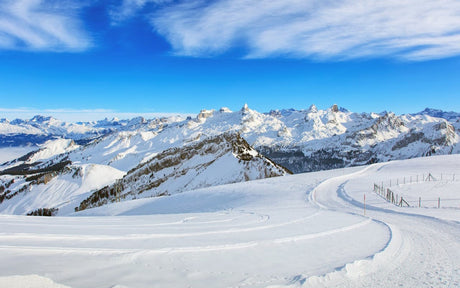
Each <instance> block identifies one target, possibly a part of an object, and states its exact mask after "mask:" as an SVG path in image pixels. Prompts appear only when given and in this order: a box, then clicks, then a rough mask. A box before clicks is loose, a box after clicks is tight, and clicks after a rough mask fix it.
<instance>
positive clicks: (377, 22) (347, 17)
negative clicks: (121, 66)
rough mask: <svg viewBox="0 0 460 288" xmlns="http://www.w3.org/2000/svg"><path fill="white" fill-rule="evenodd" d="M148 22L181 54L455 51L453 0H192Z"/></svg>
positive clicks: (458, 18)
mask: <svg viewBox="0 0 460 288" xmlns="http://www.w3.org/2000/svg"><path fill="white" fill-rule="evenodd" d="M151 23H152V25H153V26H154V27H155V28H156V30H157V31H158V33H160V34H161V35H163V36H164V37H166V39H167V40H168V41H169V42H170V43H171V45H172V47H173V49H174V52H175V53H177V54H180V55H189V56H207V55H212V54H220V53H224V52H226V51H229V50H231V49H233V48H235V47H237V48H244V49H246V51H247V54H246V57H254V58H263V57H273V56H284V57H296V58H315V59H349V58H362V57H376V56H379V57H380V56H391V57H397V58H402V59H407V60H428V59H434V58H443V57H450V56H455V55H459V54H460V41H459V38H460V1H458V0H385V1H378V0H361V1H356V0H343V1H336V0H217V1H213V2H211V3H210V2H209V1H200V0H189V1H183V2H181V3H178V4H177V3H174V4H171V5H168V6H166V7H164V8H162V9H159V10H157V11H156V12H155V13H154V14H153V16H152V18H151Z"/></svg>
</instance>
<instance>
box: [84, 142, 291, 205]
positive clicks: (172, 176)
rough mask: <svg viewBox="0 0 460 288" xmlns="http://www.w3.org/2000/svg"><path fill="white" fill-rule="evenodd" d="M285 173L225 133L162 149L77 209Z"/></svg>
mask: <svg viewBox="0 0 460 288" xmlns="http://www.w3.org/2000/svg"><path fill="white" fill-rule="evenodd" d="M286 174H291V172H290V171H288V170H286V169H285V168H283V167H281V166H279V165H277V164H275V163H273V162H272V161H270V160H269V159H267V158H265V157H264V156H262V155H260V154H259V153H258V152H257V151H255V150H254V149H253V148H252V147H250V146H249V144H248V143H247V142H246V141H245V140H244V139H242V138H241V136H240V135H239V134H237V133H224V134H222V135H219V136H214V137H210V138H206V139H203V140H201V141H199V142H197V143H193V144H189V145H186V146H184V147H181V148H172V149H168V150H165V151H164V152H162V153H160V154H158V155H156V156H155V157H153V158H152V159H150V160H149V161H147V162H144V163H142V164H140V165H139V166H137V167H136V168H134V169H132V170H130V171H129V172H128V174H127V175H126V176H125V177H123V179H120V180H118V181H116V183H115V184H113V185H111V186H107V187H104V188H103V189H101V190H98V191H96V192H94V193H93V194H92V195H91V196H90V197H88V198H87V199H85V200H84V201H83V202H81V204H80V205H79V207H78V210H80V211H81V210H84V209H87V208H91V207H95V206H101V205H104V204H107V203H109V202H115V201H119V200H121V199H123V200H127V199H136V198H145V197H153V196H164V195H171V194H176V193H179V192H183V191H187V190H194V189H197V188H202V187H209V186H217V185H222V184H228V183H237V182H245V181H249V180H256V179H264V178H270V177H276V176H283V175H286Z"/></svg>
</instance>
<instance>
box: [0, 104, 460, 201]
mask: <svg viewBox="0 0 460 288" xmlns="http://www.w3.org/2000/svg"><path fill="white" fill-rule="evenodd" d="M449 115H450V116H449V117H448V119H449V120H447V119H444V118H437V117H432V116H430V115H410V114H407V115H401V116H397V115H395V114H394V113H391V112H383V113H380V114H376V113H370V114H368V113H353V112H350V111H348V110H346V109H343V108H339V107H338V106H337V105H333V106H332V107H330V108H329V109H325V110H319V109H317V107H315V106H314V105H312V106H311V107H309V108H308V109H305V110H293V109H291V110H281V111H278V110H276V111H271V112H270V113H259V112H257V111H255V110H252V109H250V108H249V107H248V106H247V105H245V106H244V107H243V108H242V109H241V110H239V111H235V112H232V111H230V110H229V109H228V108H221V109H220V110H202V111H201V112H200V113H199V114H198V115H197V117H195V118H192V117H188V118H187V119H182V120H181V119H178V118H161V119H153V120H145V119H143V118H135V119H132V120H129V121H120V120H116V119H114V120H112V121H109V120H104V121H99V122H94V123H86V124H85V123H80V124H72V125H77V126H78V125H80V126H81V127H86V128H84V129H89V128H91V129H95V130H91V129H90V130H89V131H93V132H94V131H96V132H97V133H99V132H100V131H106V132H107V131H109V132H110V133H108V134H102V135H99V134H98V135H99V137H98V138H97V139H95V140H93V141H91V142H90V143H87V144H85V143H84V142H85V141H83V142H78V141H77V143H80V145H77V144H75V141H71V140H68V139H63V138H58V139H54V140H51V141H48V142H45V143H44V144H42V145H41V146H40V147H41V149H40V150H39V151H37V152H34V153H30V154H28V155H26V156H24V157H21V158H19V159H17V160H16V161H10V162H8V163H6V164H4V165H2V166H0V174H10V175H24V174H27V175H29V176H30V175H32V174H36V173H50V172H56V171H58V172H59V171H61V169H62V168H63V167H67V168H72V167H80V166H83V165H103V166H109V167H111V168H114V169H116V170H119V171H122V172H125V173H127V172H128V171H130V172H133V171H134V170H135V169H136V167H141V166H142V165H143V164H145V163H151V161H156V160H158V159H159V157H163V155H170V156H171V157H175V155H173V154H174V153H181V150H180V149H181V148H182V147H188V148H190V147H193V145H200V143H202V142H203V141H204V142H206V141H207V140H206V139H209V138H210V137H220V136H221V135H224V134H225V133H238V134H239V135H241V137H242V138H243V139H245V140H246V141H247V142H248V143H249V144H250V146H252V147H254V148H255V150H257V151H258V152H259V153H260V154H262V155H264V156H266V157H268V158H270V159H271V160H272V161H273V162H274V163H277V164H280V165H282V166H284V167H287V168H288V169H289V170H291V171H293V172H294V173H299V172H305V171H317V170H326V169H333V168H340V167H347V166H356V165H364V164H370V163H376V162H385V161H389V160H395V159H408V158H415V157H421V156H430V155H439V154H455V153H459V152H460V146H459V145H458V143H459V141H460V137H459V129H460V122H459V121H460V120H459V119H460V118H459V119H456V118H455V117H454V116H455V115H454V114H452V113H451V114H449ZM455 119H456V120H455ZM4 122H5V121H4ZM34 123H35V124H34ZM37 123H40V124H37ZM59 123H60V122H59V121H57V120H55V119H52V118H44V117H34V118H33V119H31V120H28V121H22V122H21V121H20V120H15V121H13V122H11V123H9V124H11V125H13V124H14V125H19V126H21V125H23V126H24V127H29V126H30V127H35V128H37V127H38V128H40V129H44V128H43V127H45V128H46V127H48V128H49V130H47V131H48V132H49V133H51V132H50V131H61V130H59V129H57V128H56V127H58V126H59V125H60V126H62V127H63V128H62V127H61V128H62V129H63V130H62V131H64V132H65V131H67V132H65V133H67V134H63V133H64V132H62V131H61V132H59V133H61V134H56V135H53V137H56V136H59V135H60V137H68V136H69V135H74V136H75V135H76V134H71V133H70V132H69V131H77V130H78V129H80V128H81V127H80V126H78V127H80V128H78V129H77V128H75V127H74V126H72V125H71V124H63V123H61V124H59ZM34 125H35V126H34ZM30 127H29V128H30ZM72 127H73V128H72ZM38 128H37V129H38ZM48 128H47V129H48ZM31 129H32V128H31ZM72 129H74V130H72ZM81 129H83V128H81ZM84 129H83V130H84ZM97 129H102V130H97ZM83 130H82V131H83ZM78 131H80V130H78ZM85 131H86V130H85ZM98 131H99V132H98ZM48 132H47V133H48ZM83 132H84V131H83ZM83 132H82V133H83ZM93 132H90V134H85V135H93V134H91V133H93ZM96 132H95V133H96ZM106 132H104V133H106ZM53 133H54V132H53ZM56 133H57V132H56ZM69 133H70V134H69ZM101 133H102V132H101ZM40 135H41V134H40ZM44 135H45V134H44ZM46 135H48V136H49V135H51V134H46ZM48 136H47V137H48ZM72 137H73V136H72ZM86 139H87V138H86ZM222 151H225V149H223V150H222ZM194 153H201V152H197V151H195V152H194ZM224 155H226V156H224ZM195 156H197V155H192V156H191V158H190V159H193V161H189V162H188V164H187V165H190V166H189V169H188V170H187V171H185V170H183V171H182V172H183V173H184V175H178V174H177V173H176V172H174V171H173V172H174V173H173V172H171V171H169V170H164V171H162V172H163V173H164V174H165V175H164V176H161V175H159V174H156V175H155V176H154V177H152V178H149V179H144V177H142V179H143V180H142V181H144V182H145V183H144V182H142V183H141V182H139V181H138V179H137V178H136V177H134V178H130V180H129V182H130V183H137V184H136V185H141V186H142V187H141V186H139V187H138V186H136V185H134V184H133V185H134V186H133V187H134V188H133V189H135V190H139V189H140V190H142V191H144V190H149V191H150V192H149V193H150V194H149V193H145V194H144V193H141V194H143V195H148V196H150V195H158V194H171V193H175V192H178V191H183V190H185V189H191V188H192V187H193V188H197V187H204V186H210V185H219V184H224V183H229V182H236V181H243V180H246V178H247V177H243V176H241V175H244V174H245V173H246V172H244V169H245V168H244V167H243V166H233V164H232V163H233V162H232V161H233V160H234V159H235V158H234V157H233V156H230V154H229V153H227V154H222V155H220V154H217V153H214V154H212V153H211V154H209V155H208V156H207V157H208V158H206V157H202V159H199V158H198V157H195ZM190 159H187V160H190ZM195 162H196V163H195ZM211 162H212V163H213V165H210V164H209V167H211V168H209V169H201V168H200V167H202V166H199V165H204V163H211ZM218 164H219V165H220V166H217V165H218ZM257 165H262V163H257ZM257 165H256V166H257ZM222 167H226V168H227V167H230V168H232V169H233V168H234V170H231V171H230V170H229V171H228V173H226V174H227V175H230V174H234V175H235V177H234V178H232V179H230V178H229V177H223V176H221V174H219V173H222V172H220V171H219V170H222V169H223V168H222ZM174 168H177V167H174ZM169 169H170V170H171V167H169ZM200 169H201V170H203V171H201V170H200ZM254 169H255V170H256V171H261V170H260V167H258V168H254ZM216 171H219V172H216ZM198 172H199V173H198ZM193 173H195V174H194V175H195V176H196V179H194V180H193V181H192V180H190V179H192V178H194V177H192V174H193ZM236 175H239V176H238V177H237V176H236ZM160 176H161V177H160ZM178 176H180V177H178ZM16 177H19V176H16ZM127 177H128V176H127ZM264 177H265V176H264ZM179 178H180V180H179ZM249 178H250V179H254V177H252V178H251V177H249ZM259 178H261V177H259ZM126 179H128V178H126ZM112 180H113V182H112V183H108V184H112V185H113V184H115V183H114V181H115V180H114V179H112ZM160 182H161V183H160ZM155 183H156V184H155ZM158 183H160V184H161V185H160V184H158ZM200 183H201V184H200ZM157 184H158V187H157V188H156V190H155V189H153V190H152V189H144V188H145V187H148V185H153V186H155V185H157ZM200 185H201V186H200ZM144 186H145V187H144ZM110 187H112V186H110ZM110 187H109V188H107V189H109V190H110V189H112V188H113V187H112V188H110ZM112 190H113V189H112ZM122 190H125V189H122ZM12 192H13V194H14V192H15V191H12ZM87 192H89V191H87ZM93 192H94V191H93ZM118 192H120V191H118ZM125 192H126V193H128V191H125ZM138 192H139V191H134V192H133V193H134V194H136V193H138ZM133 193H128V194H129V195H130V196H129V197H130V198H132V197H138V196H139V195H136V196H135V195H134V194H133ZM128 194H127V195H128ZM123 195H124V194H123ZM143 195H140V197H145V196H143ZM106 198H107V197H106ZM109 198H110V197H109ZM112 200H113V199H112ZM77 206H78V205H77Z"/></svg>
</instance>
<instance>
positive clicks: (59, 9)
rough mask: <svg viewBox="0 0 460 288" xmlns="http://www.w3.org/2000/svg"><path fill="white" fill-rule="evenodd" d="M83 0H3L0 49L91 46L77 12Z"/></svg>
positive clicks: (0, 3) (77, 49) (0, 21)
mask: <svg viewBox="0 0 460 288" xmlns="http://www.w3.org/2000/svg"><path fill="white" fill-rule="evenodd" d="M81 2H83V3H84V2H85V1H80V2H75V1H70V2H69V1H55V0H2V1H1V2H0V49H19V50H38V51H81V50H85V49H87V48H88V47H90V46H91V40H90V39H89V37H88V36H87V35H86V33H85V32H84V31H83V28H82V23H81V21H80V20H79V17H78V11H79V10H80V9H81V8H82V6H83V5H85V4H83V3H81Z"/></svg>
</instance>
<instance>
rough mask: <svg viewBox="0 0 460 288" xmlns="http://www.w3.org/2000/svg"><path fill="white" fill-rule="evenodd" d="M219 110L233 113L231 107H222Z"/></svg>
mask: <svg viewBox="0 0 460 288" xmlns="http://www.w3.org/2000/svg"><path fill="white" fill-rule="evenodd" d="M219 112H220V113H231V112H232V110H230V109H229V108H227V107H222V108H220V109H219Z"/></svg>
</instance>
